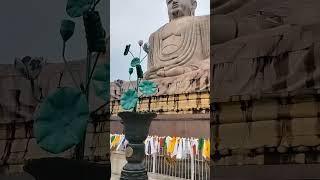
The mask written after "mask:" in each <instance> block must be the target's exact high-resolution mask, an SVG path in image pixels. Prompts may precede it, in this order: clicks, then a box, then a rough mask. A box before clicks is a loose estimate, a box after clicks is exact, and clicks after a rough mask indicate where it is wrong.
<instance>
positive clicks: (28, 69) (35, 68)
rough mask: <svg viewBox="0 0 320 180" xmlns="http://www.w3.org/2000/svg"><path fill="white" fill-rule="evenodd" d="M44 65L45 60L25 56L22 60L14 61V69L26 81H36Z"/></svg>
mask: <svg viewBox="0 0 320 180" xmlns="http://www.w3.org/2000/svg"><path fill="white" fill-rule="evenodd" d="M44 63H45V62H44V60H43V58H31V57H30V56H25V57H23V58H22V59H21V60H20V59H18V58H16V59H15V60H14V67H15V69H16V70H17V71H18V72H20V73H21V74H22V75H23V76H24V77H25V78H26V79H29V80H35V79H37V78H38V77H39V75H40V73H41V70H42V67H43V65H44Z"/></svg>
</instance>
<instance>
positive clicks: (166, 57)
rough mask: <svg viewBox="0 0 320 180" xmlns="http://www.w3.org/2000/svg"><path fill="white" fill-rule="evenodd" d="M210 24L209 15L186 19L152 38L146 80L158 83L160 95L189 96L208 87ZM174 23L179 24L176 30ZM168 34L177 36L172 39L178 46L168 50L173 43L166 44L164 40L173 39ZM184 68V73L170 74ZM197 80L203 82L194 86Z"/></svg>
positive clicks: (164, 27) (162, 30)
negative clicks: (186, 94)
mask: <svg viewBox="0 0 320 180" xmlns="http://www.w3.org/2000/svg"><path fill="white" fill-rule="evenodd" d="M209 22H210V17H209V16H191V17H190V16H189V17H183V18H181V19H177V20H175V22H170V23H168V24H166V25H164V26H162V27H161V28H160V29H159V30H158V31H156V32H154V33H153V34H152V35H151V36H150V38H149V44H150V52H149V56H148V59H149V60H148V71H147V72H146V74H145V78H146V79H152V80H153V81H155V82H157V83H158V85H159V90H160V92H159V93H158V94H172V93H186V92H188V93H189V92H192V91H195V90H196V89H198V90H199V89H206V88H208V87H209V68H210V64H209V63H210V61H209V57H210V31H209V28H210V27H209V26H210V25H209ZM171 23H176V24H175V25H174V26H173V28H172V26H171ZM166 29H169V30H166ZM170 30H171V31H170ZM166 31H167V32H168V31H170V33H166ZM169 34H171V36H172V35H173V36H174V35H175V36H174V37H173V39H174V41H175V42H176V47H175V45H171V47H170V48H167V49H165V48H166V47H168V46H170V44H169V45H167V44H164V41H163V39H164V38H166V37H168V36H170V35H169ZM170 38H171V37H170ZM168 51H169V52H168ZM181 69H183V71H184V73H182V74H177V75H170V74H171V73H175V71H179V70H181ZM170 71H171V73H170ZM166 73H168V74H169V75H168V74H166ZM196 81H201V82H200V83H198V85H194V86H193V85H192V82H196ZM190 82H191V84H190Z"/></svg>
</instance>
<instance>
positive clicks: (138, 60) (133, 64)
mask: <svg viewBox="0 0 320 180" xmlns="http://www.w3.org/2000/svg"><path fill="white" fill-rule="evenodd" d="M140 63H141V62H140V59H139V58H137V57H135V58H133V59H132V60H131V67H136V66H137V65H140Z"/></svg>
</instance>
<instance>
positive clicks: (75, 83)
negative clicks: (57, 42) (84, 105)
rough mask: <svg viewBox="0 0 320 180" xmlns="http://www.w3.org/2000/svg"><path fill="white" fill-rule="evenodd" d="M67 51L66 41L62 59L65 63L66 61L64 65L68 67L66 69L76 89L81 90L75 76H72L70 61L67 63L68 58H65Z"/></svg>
mask: <svg viewBox="0 0 320 180" xmlns="http://www.w3.org/2000/svg"><path fill="white" fill-rule="evenodd" d="M65 50H66V42H65V41H64V42H63V48H62V59H63V61H64V64H65V65H66V69H67V71H68V73H69V74H70V76H71V78H72V81H73V83H74V85H75V86H76V87H78V88H80V87H79V85H78V83H77V81H76V79H75V78H74V76H73V74H72V71H71V68H70V66H69V63H68V61H67V60H66V58H65Z"/></svg>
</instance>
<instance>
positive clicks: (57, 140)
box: [34, 87, 89, 154]
mask: <svg viewBox="0 0 320 180" xmlns="http://www.w3.org/2000/svg"><path fill="white" fill-rule="evenodd" d="M34 119H35V122H34V134H35V137H36V139H37V143H38V144H39V145H40V147H41V148H43V149H45V150H46V151H48V152H51V153H54V154H58V153H61V152H64V151H66V150H67V149H69V148H71V147H73V146H74V145H76V144H78V143H80V141H81V140H82V138H83V136H84V134H85V131H86V128H87V123H88V120H89V105H88V102H87V100H86V97H85V96H84V94H82V92H80V91H79V90H78V89H75V88H70V87H64V88H60V89H59V90H57V91H56V92H54V93H53V94H51V95H49V96H48V97H47V98H46V99H45V101H44V102H43V103H41V104H40V105H39V106H38V108H37V110H36V112H35V116H34Z"/></svg>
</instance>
